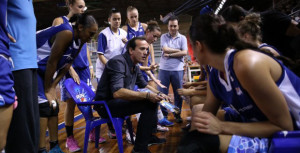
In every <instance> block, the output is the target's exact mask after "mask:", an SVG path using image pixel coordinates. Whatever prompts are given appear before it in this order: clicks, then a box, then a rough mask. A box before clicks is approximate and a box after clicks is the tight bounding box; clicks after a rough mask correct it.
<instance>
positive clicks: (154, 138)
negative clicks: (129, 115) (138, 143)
mask: <svg viewBox="0 0 300 153" xmlns="http://www.w3.org/2000/svg"><path fill="white" fill-rule="evenodd" d="M165 142H167V140H166V139H165V138H158V137H157V136H155V135H153V136H152V137H151V140H150V141H149V143H148V146H151V145H155V144H163V143H165Z"/></svg>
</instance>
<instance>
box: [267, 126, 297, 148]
mask: <svg viewBox="0 0 300 153" xmlns="http://www.w3.org/2000/svg"><path fill="white" fill-rule="evenodd" d="M283 152H287V153H300V131H280V132H277V133H275V134H274V135H273V138H272V141H271V146H270V148H269V153H283Z"/></svg>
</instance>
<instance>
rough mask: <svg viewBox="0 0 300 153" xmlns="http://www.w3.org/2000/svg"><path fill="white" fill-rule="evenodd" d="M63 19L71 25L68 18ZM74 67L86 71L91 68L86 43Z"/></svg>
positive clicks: (63, 17)
mask: <svg viewBox="0 0 300 153" xmlns="http://www.w3.org/2000/svg"><path fill="white" fill-rule="evenodd" d="M61 18H62V19H63V21H64V23H69V20H68V18H67V17H66V16H62V17H61ZM72 66H73V68H74V69H85V68H87V67H88V66H89V62H88V58H87V46H86V43H85V44H84V45H83V46H82V48H81V51H80V53H79V54H78V56H77V57H76V58H75V60H74V62H73V65H72Z"/></svg>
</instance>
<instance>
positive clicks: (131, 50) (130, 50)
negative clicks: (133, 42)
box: [129, 47, 133, 55]
mask: <svg viewBox="0 0 300 153" xmlns="http://www.w3.org/2000/svg"><path fill="white" fill-rule="evenodd" d="M132 52H133V49H132V48H131V47H129V55H132Z"/></svg>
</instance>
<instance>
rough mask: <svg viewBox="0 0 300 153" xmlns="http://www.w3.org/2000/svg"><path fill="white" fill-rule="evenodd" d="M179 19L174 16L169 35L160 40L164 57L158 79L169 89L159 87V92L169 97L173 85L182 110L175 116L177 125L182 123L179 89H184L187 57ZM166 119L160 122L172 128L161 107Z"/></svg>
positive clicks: (169, 25) (177, 102)
mask: <svg viewBox="0 0 300 153" xmlns="http://www.w3.org/2000/svg"><path fill="white" fill-rule="evenodd" d="M178 21H179V20H178V18H177V17H176V16H172V17H170V19H169V22H168V30H169V33H166V34H163V35H162V36H161V38H160V44H161V49H162V56H161V58H160V65H159V66H160V67H159V74H158V79H159V80H161V83H162V84H163V85H165V86H166V87H167V88H161V87H158V89H159V91H161V92H163V93H164V94H166V95H168V91H169V86H170V83H171V84H172V88H173V93H174V101H175V105H176V106H177V107H178V108H179V109H180V112H179V114H174V116H175V118H176V122H177V123H181V122H182V118H181V117H180V113H181V107H182V98H181V97H180V95H179V94H178V92H177V89H180V88H182V81H183V80H182V79H183V66H184V63H183V62H184V59H183V58H184V56H186V55H187V50H188V48H187V39H186V37H185V36H184V35H181V34H180V33H179V31H178V30H179V25H178ZM161 109H162V112H163V114H164V119H162V120H160V121H159V124H161V125H163V126H172V125H174V124H173V123H172V122H170V121H169V120H168V111H167V110H166V109H165V108H163V107H161Z"/></svg>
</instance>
